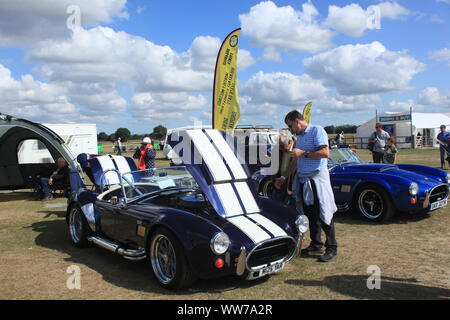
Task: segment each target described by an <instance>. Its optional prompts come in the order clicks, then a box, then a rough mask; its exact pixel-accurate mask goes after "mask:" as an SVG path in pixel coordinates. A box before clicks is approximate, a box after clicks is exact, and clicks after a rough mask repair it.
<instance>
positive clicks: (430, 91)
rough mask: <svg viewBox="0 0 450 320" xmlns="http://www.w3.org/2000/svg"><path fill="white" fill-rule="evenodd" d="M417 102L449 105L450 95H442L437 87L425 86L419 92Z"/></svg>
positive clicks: (429, 104)
mask: <svg viewBox="0 0 450 320" xmlns="http://www.w3.org/2000/svg"><path fill="white" fill-rule="evenodd" d="M418 103H420V104H423V105H427V106H447V107H450V96H443V95H441V93H440V92H439V89H438V88H425V89H423V90H422V91H421V92H420V93H419V98H418Z"/></svg>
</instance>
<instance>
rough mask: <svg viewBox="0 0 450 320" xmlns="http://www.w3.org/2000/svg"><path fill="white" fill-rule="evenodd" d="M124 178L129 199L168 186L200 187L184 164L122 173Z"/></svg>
mask: <svg viewBox="0 0 450 320" xmlns="http://www.w3.org/2000/svg"><path fill="white" fill-rule="evenodd" d="M122 179H123V184H124V186H125V189H126V192H127V199H128V200H132V199H134V198H138V197H142V196H145V195H147V194H151V193H154V192H155V191H159V190H164V189H168V188H174V189H176V188H198V185H197V182H196V181H195V179H194V178H193V177H192V175H191V174H190V173H189V171H188V170H187V169H186V167H184V166H175V167H169V168H154V169H149V170H139V171H133V172H129V173H125V174H122Z"/></svg>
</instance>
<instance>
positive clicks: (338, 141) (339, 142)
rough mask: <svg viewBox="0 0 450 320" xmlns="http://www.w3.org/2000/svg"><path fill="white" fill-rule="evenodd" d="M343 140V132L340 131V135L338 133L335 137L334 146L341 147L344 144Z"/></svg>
mask: <svg viewBox="0 0 450 320" xmlns="http://www.w3.org/2000/svg"><path fill="white" fill-rule="evenodd" d="M344 139H345V137H344V131H341V133H338V134H337V135H336V138H335V141H336V144H337V146H338V147H340V146H341V145H343V144H344Z"/></svg>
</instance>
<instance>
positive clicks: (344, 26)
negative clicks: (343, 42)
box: [325, 3, 369, 37]
mask: <svg viewBox="0 0 450 320" xmlns="http://www.w3.org/2000/svg"><path fill="white" fill-rule="evenodd" d="M368 17H369V15H368V14H367V13H366V11H365V10H364V9H363V8H361V7H360V5H359V4H355V3H352V4H350V5H348V6H345V7H342V8H341V7H338V6H335V5H331V6H329V7H328V18H327V20H326V21H325V25H326V26H328V27H331V28H333V29H335V30H337V31H339V32H341V33H345V34H347V35H349V36H352V37H360V36H362V35H363V34H364V31H365V30H366V29H367V25H368V24H367V20H368Z"/></svg>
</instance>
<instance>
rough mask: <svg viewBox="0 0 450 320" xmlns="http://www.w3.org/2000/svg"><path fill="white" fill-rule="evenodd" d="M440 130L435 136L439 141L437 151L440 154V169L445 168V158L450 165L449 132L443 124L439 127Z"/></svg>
mask: <svg viewBox="0 0 450 320" xmlns="http://www.w3.org/2000/svg"><path fill="white" fill-rule="evenodd" d="M440 129H441V132H439V134H438V135H437V137H436V140H437V142H438V143H439V153H440V156H441V169H444V168H445V160H447V162H448V166H449V167H450V132H448V131H447V127H446V126H445V125H444V124H443V125H441V127H440Z"/></svg>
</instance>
